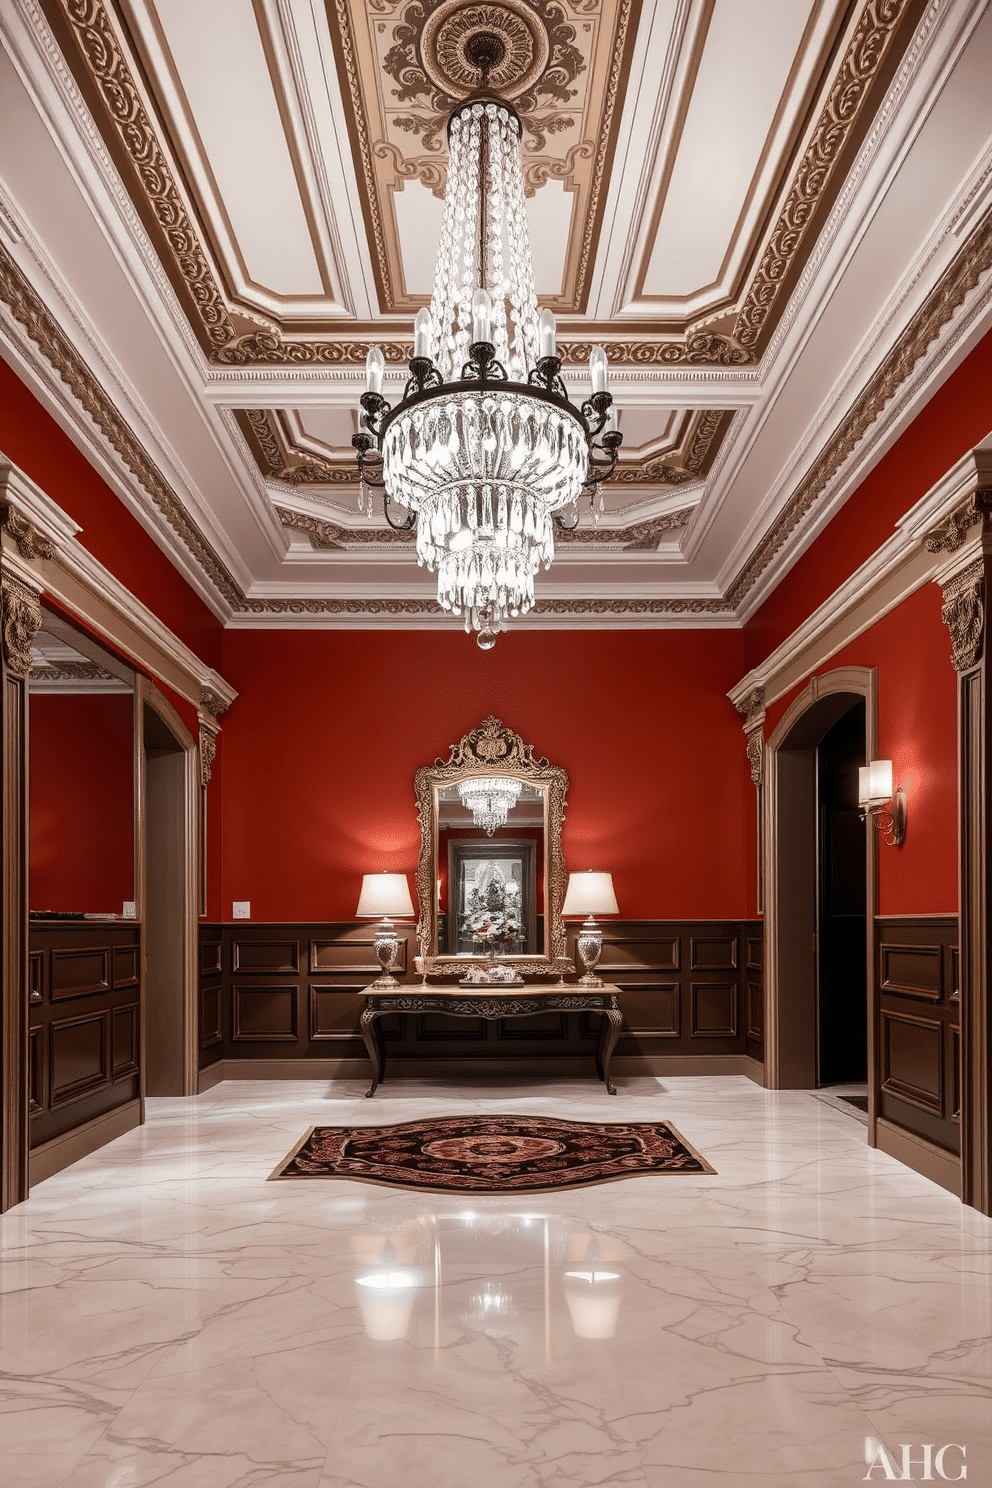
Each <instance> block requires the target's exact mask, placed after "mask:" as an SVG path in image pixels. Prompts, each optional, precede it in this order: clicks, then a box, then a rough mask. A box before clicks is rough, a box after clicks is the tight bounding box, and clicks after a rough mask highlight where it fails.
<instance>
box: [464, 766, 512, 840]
mask: <svg viewBox="0 0 992 1488" xmlns="http://www.w3.org/2000/svg"><path fill="white" fill-rule="evenodd" d="M522 788H523V787H522V786H521V783H520V781H519V780H511V779H509V778H507V777H497V776H490V775H482V776H479V777H478V778H477V779H475V780H462V781H460V782H459V785H458V794H459V795H460V796H461V798H462V805H463V806H464V807H465V809H466V811H471V813H472V820H473V821H474V822H475V825H476V826H477V827H482V828H483V830H484V831H485V834H486V836H487V837H491V836H492V835H493V833H494V832H495V830H496V828H497V827H505V826H506V818H507V817H508V816H509V814H510V812H511V811H512V809H513V807H514V806H515V805H516V802H517V797H518V796H519V795H520V792H521V790H522Z"/></svg>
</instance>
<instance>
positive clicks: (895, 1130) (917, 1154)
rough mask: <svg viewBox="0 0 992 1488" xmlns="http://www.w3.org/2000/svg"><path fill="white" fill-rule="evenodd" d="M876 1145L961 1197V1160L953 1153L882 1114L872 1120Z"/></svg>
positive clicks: (955, 1195)
mask: <svg viewBox="0 0 992 1488" xmlns="http://www.w3.org/2000/svg"><path fill="white" fill-rule="evenodd" d="M875 1146H876V1147H877V1148H878V1150H879V1152H885V1153H887V1154H888V1156H889V1157H894V1158H895V1159H896V1160H897V1162H901V1163H905V1164H906V1167H907V1168H912V1169H913V1172H914V1173H920V1174H922V1176H923V1177H924V1178H929V1179H930V1181H931V1183H938V1184H939V1185H940V1187H941V1188H946V1189H947V1191H948V1193H952V1194H953V1195H954V1197H955V1198H957V1199H959V1198H960V1197H961V1161H960V1159H959V1158H958V1157H957V1155H956V1154H955V1153H953V1152H945V1151H944V1149H943V1148H942V1147H935V1146H934V1145H933V1143H932V1142H927V1141H925V1140H924V1139H923V1138H922V1137H918V1136H916V1135H915V1134H914V1133H913V1132H908V1131H904V1130H903V1128H902V1127H901V1126H896V1125H895V1124H894V1123H893V1122H891V1121H886V1120H885V1118H884V1117H883V1116H880V1117H879V1118H878V1121H877V1122H876V1123H875Z"/></svg>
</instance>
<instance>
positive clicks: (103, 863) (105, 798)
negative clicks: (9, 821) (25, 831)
mask: <svg viewBox="0 0 992 1488" xmlns="http://www.w3.org/2000/svg"><path fill="white" fill-rule="evenodd" d="M132 719H133V713H132V702H131V698H130V697H126V696H124V695H123V694H113V693H109V694H99V695H96V696H74V695H69V696H65V695H62V696H52V695H49V694H44V693H42V694H38V693H35V694H33V695H32V697H31V756H30V767H31V813H30V816H31V840H30V862H31V878H30V889H29V894H30V898H29V901H28V902H29V905H30V907H31V908H32V909H59V910H71V911H77V912H78V911H82V912H83V913H86V914H101V913H103V914H120V913H121V911H122V908H123V904H124V901H125V899H133V898H134V734H133V722H132Z"/></svg>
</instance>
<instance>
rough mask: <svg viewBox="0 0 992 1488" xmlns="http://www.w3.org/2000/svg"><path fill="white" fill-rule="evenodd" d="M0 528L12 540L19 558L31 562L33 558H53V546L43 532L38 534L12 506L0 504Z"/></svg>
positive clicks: (35, 528)
mask: <svg viewBox="0 0 992 1488" xmlns="http://www.w3.org/2000/svg"><path fill="white" fill-rule="evenodd" d="M0 528H2V530H3V531H4V532H5V533H6V534H7V536H8V537H9V538H10V539H11V540H12V542H13V543H14V545H15V547H16V548H17V551H18V552H19V553H20V555H21V557H22V558H24V559H26V560H27V562H29V563H30V562H31V560H32V559H34V558H54V557H55V544H54V543H53V542H52V541H51V539H50V538H47V537H46V536H45V534H44V533H43V532H39V531H38V529H37V527H35V526H33V525H32V523H30V522H29V521H28V519H27V517H25V516H22V515H21V513H20V512H19V511H17V510H16V509H15V508H14V507H13V506H10V505H3V504H0Z"/></svg>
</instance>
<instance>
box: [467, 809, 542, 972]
mask: <svg viewBox="0 0 992 1488" xmlns="http://www.w3.org/2000/svg"><path fill="white" fill-rule="evenodd" d="M534 847H535V844H534V843H533V842H532V841H527V840H524V839H519V840H518V839H514V838H509V837H507V838H501V839H498V840H497V841H495V842H493V841H492V840H491V839H490V838H488V837H480V838H457V839H451V840H450V841H449V842H448V933H449V943H450V945H451V948H452V951H453V952H454V954H455V955H456V956H480V957H494V956H525V955H533V954H534V952H535V951H536V949H537V912H536V910H537V894H536V884H535V870H534Z"/></svg>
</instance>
